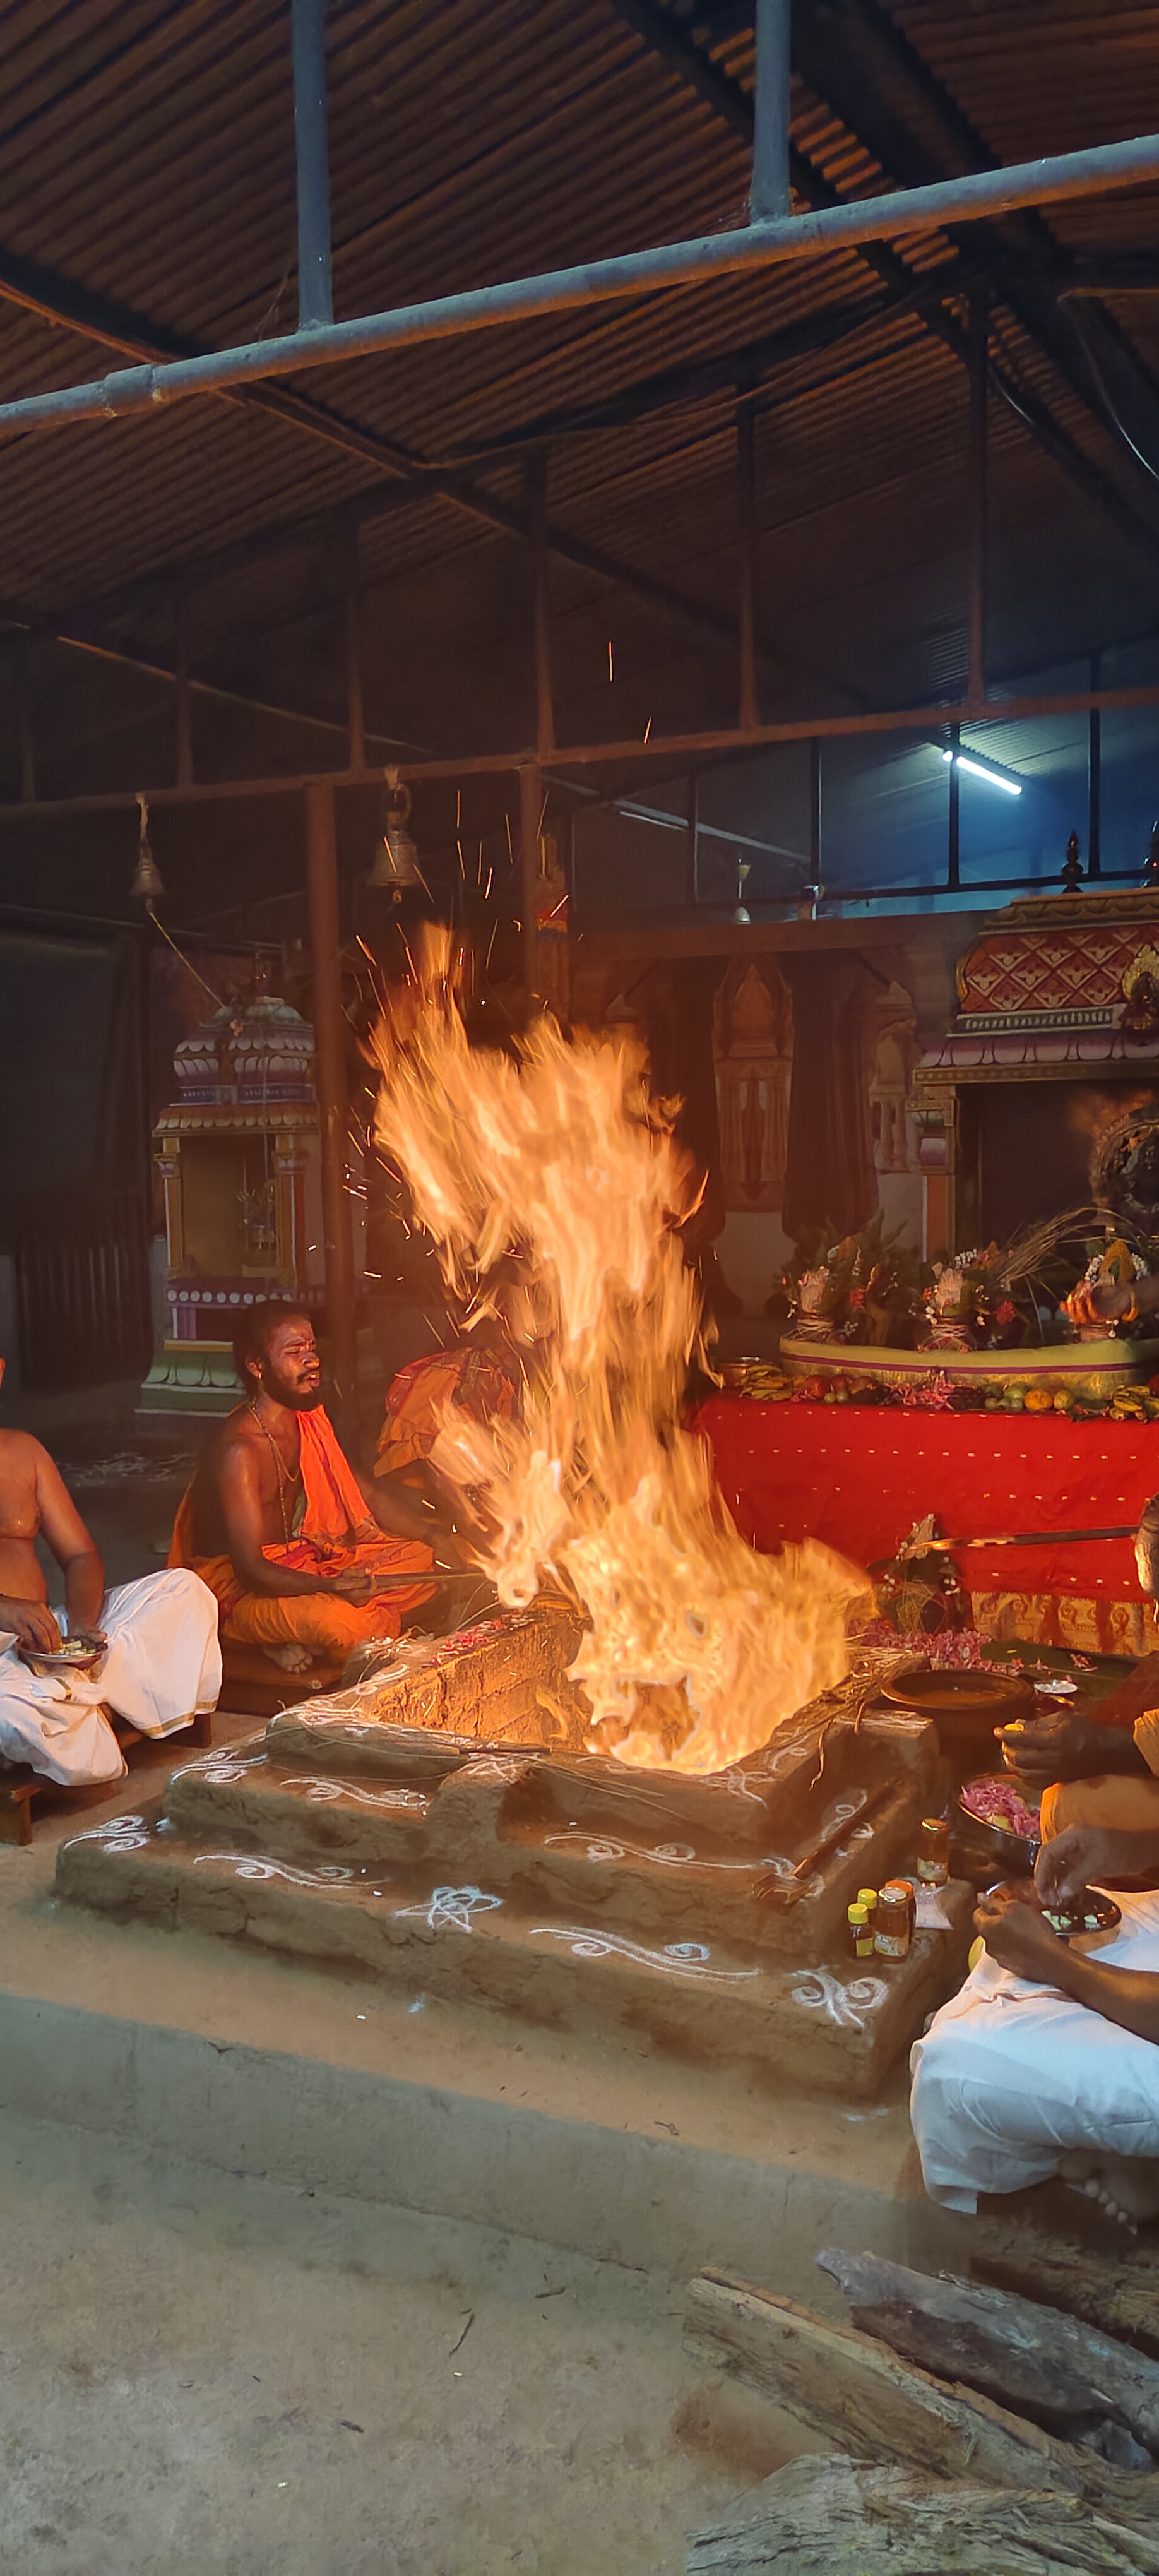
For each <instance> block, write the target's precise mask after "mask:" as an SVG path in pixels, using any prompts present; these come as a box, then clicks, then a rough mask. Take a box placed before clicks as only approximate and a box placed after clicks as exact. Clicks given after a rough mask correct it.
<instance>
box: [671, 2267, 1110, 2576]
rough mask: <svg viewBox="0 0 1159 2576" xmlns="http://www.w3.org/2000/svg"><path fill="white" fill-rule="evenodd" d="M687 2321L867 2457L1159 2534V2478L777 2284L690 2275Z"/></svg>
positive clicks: (733, 2363)
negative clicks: (1065, 2438)
mask: <svg viewBox="0 0 1159 2576" xmlns="http://www.w3.org/2000/svg"><path fill="white" fill-rule="evenodd" d="M685 2329H686V2339H687V2341H688V2344H689V2348H690V2349H691V2350H692V2351H694V2352H699V2353H700V2354H701V2355H702V2357H704V2358H705V2359H707V2360H709V2361H711V2362H712V2363H713V2364H714V2365H715V2366H716V2367H717V2368H718V2369H719V2368H720V2367H721V2366H723V2367H724V2368H725V2369H727V2370H731V2371H734V2372H735V2373H736V2375H737V2376H738V2377H739V2378H741V2379H744V2380H747V2381H748V2383H749V2385H750V2386H751V2387H754V2388H759V2389H761V2390H763V2392H764V2394H765V2395H766V2396H767V2397H772V2398H775V2400H776V2402H777V2404H778V2406H785V2407H787V2408H788V2410H789V2413H790V2414H792V2415H797V2416H799V2417H800V2418H801V2419H802V2421H803V2422H804V2423H806V2424H810V2425H812V2426H813V2428H814V2429H815V2431H817V2432H819V2433H821V2434H823V2435H824V2437H825V2439H826V2440H827V2441H835V2442H839V2443H841V2444H843V2445H844V2446H845V2448H846V2449H849V2448H853V2449H855V2450H856V2452H857V2454H858V2456H859V2457H860V2458H862V2459H867V2460H873V2461H886V2462H893V2463H895V2464H896V2465H897V2466H898V2467H900V2468H905V2469H911V2470H923V2471H925V2472H926V2473H927V2474H928V2475H929V2476H931V2477H943V2478H962V2477H971V2478H978V2479H981V2481H982V2483H983V2484H984V2485H987V2486H996V2487H1028V2488H1037V2487H1047V2488H1049V2489H1050V2490H1051V2491H1052V2492H1053V2493H1055V2494H1058V2495H1078V2496H1085V2497H1087V2498H1088V2500H1089V2501H1090V2502H1091V2503H1092V2504H1094V2505H1098V2506H1100V2507H1103V2508H1106V2509H1109V2510H1110V2511H1111V2512H1112V2513H1113V2515H1114V2517H1115V2519H1116V2520H1119V2521H1122V2522H1125V2523H1129V2524H1130V2525H1131V2526H1132V2528H1139V2529H1142V2530H1144V2531H1146V2532H1148V2534H1149V2535H1150V2536H1151V2537H1152V2538H1153V2539H1154V2540H1155V2541H1156V2542H1159V2477H1156V2476H1153V2475H1150V2474H1140V2473H1138V2472H1134V2471H1127V2470H1122V2469H1116V2468H1113V2467H1111V2466H1110V2465H1109V2464H1108V2463H1107V2462H1106V2461H1104V2460H1100V2459H1098V2458H1096V2456H1095V2454H1094V2453H1093V2452H1091V2451H1085V2450H1081V2449H1080V2448H1079V2447H1078V2445H1077V2444H1075V2443H1071V2442H1060V2441H1058V2440H1056V2439H1055V2437H1054V2436H1053V2435H1052V2434H1050V2433H1045V2432H1043V2430H1042V2428H1041V2426H1040V2425H1037V2424H1032V2423H1030V2422H1029V2421H1028V2420H1027V2419H1026V2417H1024V2416H1019V2415H1013V2414H1010V2413H1008V2412H1007V2410H1006V2409H1005V2407H1002V2406H999V2405H997V2404H996V2403H995V2401H994V2399H993V2398H991V2397H984V2396H982V2395H981V2394H980V2392H979V2391H978V2390H977V2389H973V2388H963V2387H959V2386H956V2385H952V2384H946V2383H945V2382H943V2381H942V2380H939V2379H935V2378H933V2377H932V2376H931V2375H930V2373H929V2372H927V2371H924V2370H919V2369H917V2368H916V2367H915V2366H914V2364H913V2363H912V2362H908V2361H903V2360H902V2359H901V2356H900V2355H899V2354H898V2353H895V2352H891V2351H890V2350H889V2348H888V2346H887V2345H885V2344H881V2343H875V2342H873V2341H872V2340H871V2339H870V2338H869V2337H867V2336H865V2335H859V2334H855V2333H853V2332H852V2331H851V2329H850V2328H849V2327H848V2326H835V2325H830V2324H828V2323H827V2322H826V2321H825V2320H823V2319H822V2318H821V2317H816V2316H813V2315H811V2314H810V2312H809V2310H808V2309H807V2308H799V2307H797V2306H795V2304H794V2303H793V2301H792V2300H791V2299H782V2298H778V2297H777V2296H776V2295H775V2294H774V2292H773V2291H771V2290H756V2289H753V2288H752V2287H751V2286H750V2285H749V2284H748V2283H747V2282H744V2281H734V2280H732V2279H730V2278H729V2276H728V2275H727V2274H723V2273H719V2272H702V2273H701V2274H699V2276H698V2277H697V2279H696V2280H694V2281H692V2282H690V2283H689V2288H688V2296H687V2302H686V2307H685Z"/></svg>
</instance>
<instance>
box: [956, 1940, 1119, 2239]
mask: <svg viewBox="0 0 1159 2576" xmlns="http://www.w3.org/2000/svg"><path fill="white" fill-rule="evenodd" d="M1116 1902H1117V1903H1118V1904H1119V1905H1121V1906H1122V1909H1123V1921H1122V1926H1121V1928H1120V1930H1119V1931H1118V1932H1117V1933H1116V1935H1115V1938H1114V1940H1113V1941H1107V1942H1101V1943H1100V1944H1099V1947H1098V1950H1097V1951H1096V1952H1095V1954H1094V1955H1095V1956H1096V1958H1098V1959H1099V1960H1100V1961H1104V1960H1105V1961H1106V1964H1107V1965H1108V1967H1122V1968H1136V1969H1144V1970H1148V1971H1150V1973H1151V1974H1153V1975H1154V1974H1159V1895H1146V1896H1128V1895H1126V1894H1123V1895H1120V1896H1117V1898H1116ZM910 2067H911V2070H912V2073H913V2079H914V2081H913V2092H912V2095H911V2098H910V2115H911V2118H912V2120H913V2127H914V2136H915V2137H916V2139H917V2142H918V2151H919V2154H920V2156H921V2160H922V2174H923V2176H924V2179H925V2186H926V2190H927V2191H928V2192H929V2194H930V2197H931V2199H933V2200H938V2201H940V2202H941V2204H942V2207H943V2208H944V2209H961V2210H965V2211H967V2212H968V2213H969V2214H970V2215H972V2214H973V2212H974V2211H975V2210H976V2208H977V2206H978V2194H979V2192H1002V2191H1021V2190H1023V2189H1024V2188H1025V2186H1026V2185H1027V2184H1028V2183H1034V2182H1047V2181H1049V2179H1050V2176H1051V2175H1052V2174H1055V2173H1057V2172H1058V2168H1059V2164H1060V2161H1061V2159H1062V2157H1063V2156H1064V2155H1067V2154H1069V2153H1070V2151H1071V2149H1072V2148H1083V2147H1085V2148H1099V2147H1101V2148H1103V2149H1104V2150H1109V2151H1110V2152H1111V2153H1113V2154H1115V2155H1120V2156H1159V2046H1156V2045H1155V2043H1154V2042H1153V2041H1151V2040H1147V2039H1133V2038H1132V2036H1131V2034H1130V2032H1129V2031H1125V2030H1121V2029H1120V2028H1119V2025H1118V2023H1117V2022H1110V2021H1104V2019H1103V2016H1102V2014H1101V2013H1095V2012H1090V2011H1088V2010H1086V2009H1085V2008H1084V2006H1083V2005H1082V2004H1076V2003H1072V2001H1071V2000H1070V1998H1069V1996H1067V1995H1062V1994H1059V1993H1058V1992H1057V1991H1056V1989H1055V1988H1054V1987H1051V1986H1037V1985H1030V1984H1028V1983H1027V1981H1026V1980H1025V1979H1024V1978H1022V1977H1014V1976H1011V1974H1010V1971H1009V1969H1007V1968H1000V1967H999V1966H998V1965H997V1962H996V1961H995V1960H993V1959H991V1958H990V1957H989V1955H988V1954H987V1953H984V1954H983V1956H982V1958H981V1959H980V1960H979V1962H978V1965H977V1967H976V1968H974V1969H973V1970H972V1971H971V1974H970V1975H969V1976H968V1977H967V1979H966V1983H965V1985H964V1986H963V1988H962V1990H961V1993H960V1994H957V1995H955V1996H954V1998H953V2001H952V2002H951V2003H948V2004H943V2006H942V2009H941V2011H940V2012H939V2013H937V2014H935V2017H934V2020H933V2022H932V2024H931V2027H930V2029H929V2031H928V2032H927V2034H926V2037H925V2038H924V2039H919V2040H918V2041H917V2042H916V2045H915V2047H914V2049H913V2052H912V2054H911V2057H910Z"/></svg>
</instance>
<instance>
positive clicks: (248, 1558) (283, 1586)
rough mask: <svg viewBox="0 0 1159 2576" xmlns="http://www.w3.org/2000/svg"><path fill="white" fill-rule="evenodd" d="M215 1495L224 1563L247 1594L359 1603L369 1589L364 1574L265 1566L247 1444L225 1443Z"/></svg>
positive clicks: (256, 1482)
mask: <svg viewBox="0 0 1159 2576" xmlns="http://www.w3.org/2000/svg"><path fill="white" fill-rule="evenodd" d="M218 1493H219V1496H220V1500H221V1513H222V1519H223V1520H224V1522H225V1535H226V1544H227V1546H228V1549H229V1558H230V1563H231V1565H232V1567H233V1570H234V1573H235V1574H236V1576H237V1579H238V1582H239V1583H241V1584H244V1586H245V1589H246V1591H247V1592H262V1593H266V1594H269V1595H271V1596H273V1597H275V1598H276V1597H277V1596H278V1595H280V1596H281V1597H282V1598H283V1599H285V1598H286V1596H287V1595H289V1594H294V1595H296V1594H298V1593H300V1592H329V1593H337V1594H338V1595H339V1596H340V1598H341V1599H342V1600H344V1601H352V1600H358V1601H364V1600H365V1599H366V1597H367V1593H368V1590H369V1586H368V1584H367V1581H366V1577H365V1576H364V1575H357V1574H336V1575H322V1574H299V1573H297V1572H295V1570H294V1568H293V1567H292V1566H289V1565H271V1563H270V1561H269V1558H268V1557H266V1556H263V1554H262V1517H263V1516H262V1491H261V1477H260V1473H259V1469H258V1462H257V1459H256V1457H255V1455H254V1451H253V1446H252V1443H251V1442H250V1441H248V1440H245V1439H240V1440H231V1441H230V1442H229V1445H228V1447H227V1448H226V1449H225V1450H224V1451H223V1452H222V1454H221V1457H220V1461H219V1465H218Z"/></svg>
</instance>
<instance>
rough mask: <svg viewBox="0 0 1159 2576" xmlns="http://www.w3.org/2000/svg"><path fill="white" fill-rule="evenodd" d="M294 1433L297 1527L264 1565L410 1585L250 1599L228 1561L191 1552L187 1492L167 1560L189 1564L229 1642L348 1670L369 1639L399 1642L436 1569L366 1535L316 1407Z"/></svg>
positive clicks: (424, 1556)
mask: <svg viewBox="0 0 1159 2576" xmlns="http://www.w3.org/2000/svg"><path fill="white" fill-rule="evenodd" d="M300 1428H301V1475H302V1491H303V1496H304V1503H305V1508H304V1510H303V1513H302V1520H301V1526H300V1528H299V1529H298V1530H297V1531H296V1533H295V1535H294V1537H293V1538H291V1539H287V1540H286V1541H285V1542H284V1543H283V1544H282V1545H280V1546H273V1547H263V1549H262V1555H263V1556H264V1557H265V1560H266V1563H267V1565H269V1566H272V1567H277V1566H279V1565H284V1566H286V1567H287V1568H288V1569H292V1571H293V1572H294V1573H295V1574H315V1575H318V1576H319V1577H320V1578H321V1579H322V1580H323V1581H331V1582H332V1581H333V1580H334V1577H335V1576H336V1575H341V1574H363V1575H367V1576H369V1578H370V1580H371V1582H374V1581H375V1579H376V1578H377V1577H379V1576H381V1575H390V1576H392V1577H397V1576H399V1575H406V1574H413V1575H414V1577H415V1580H414V1582H413V1583H400V1582H397V1581H392V1583H391V1586H390V1589H389V1591H386V1592H382V1593H380V1594H378V1595H377V1596H373V1595H372V1597H371V1598H370V1599H369V1600H368V1601H365V1602H357V1603H356V1602H353V1601H344V1600H342V1599H341V1597H340V1596H339V1595H337V1594H336V1593H333V1592H284V1593H276V1592H270V1593H266V1592H247V1591H246V1590H245V1589H244V1587H243V1586H242V1584H240V1583H239V1581H238V1578H237V1575H236V1573H235V1571H234V1566H233V1560H232V1558H230V1557H228V1556H198V1555H197V1554H195V1552H194V1550H193V1544H192V1540H193V1504H192V1494H193V1488H192V1486H190V1488H189V1491H188V1493H187V1494H186V1496H185V1499H184V1501H183V1502H182V1505H181V1508H180V1510H179V1512H178V1514H177V1519H176V1522H175V1525H174V1530H173V1543H172V1546H171V1548H170V1550H169V1563H170V1565H184V1566H188V1567H189V1568H190V1569H191V1570H192V1571H193V1572H194V1573H195V1574H199V1575H200V1577H201V1580H202V1582H203V1583H207V1584H208V1586H209V1589H210V1591H211V1592H212V1593H214V1594H215V1595H216V1598H217V1604H218V1614H217V1615H218V1629H219V1632H220V1634H221V1636H222V1638H223V1639H224V1640H226V1641H227V1642H229V1643H232V1644H235V1645H246V1646H267V1647H277V1646H289V1645H300V1646H305V1647H307V1648H308V1650H309V1652H310V1653H311V1654H314V1655H324V1656H325V1657H326V1659H327V1661H329V1662H334V1663H344V1662H345V1660H346V1657H347V1656H348V1655H349V1654H350V1653H351V1651H352V1649H353V1648H354V1647H355V1646H360V1645H363V1644H365V1642H366V1640H367V1639H368V1638H370V1637H397V1635H398V1633H399V1630H400V1628H401V1626H402V1623H403V1620H404V1619H405V1617H406V1616H407V1613H408V1611H411V1610H416V1609H418V1607H419V1605H420V1603H422V1602H424V1601H428V1600H429V1599H430V1596H431V1592H432V1589H433V1586H432V1585H431V1584H430V1583H424V1582H423V1579H422V1578H423V1575H424V1573H425V1572H426V1571H427V1570H428V1569H429V1567H430V1565H431V1563H432V1557H431V1551H430V1549H429V1547H426V1546H424V1545H423V1543H422V1541H421V1540H420V1539H404V1538H387V1537H385V1536H384V1535H383V1534H382V1533H381V1532H379V1531H378V1530H375V1531H374V1533H373V1535H372V1536H368V1535H366V1534H365V1533H366V1531H367V1512H366V1505H365V1503H364V1501H363V1498H362V1495H361V1493H360V1491H359V1488H358V1486H357V1484H356V1483H355V1481H354V1478H353V1476H352V1474H351V1472H350V1469H349V1467H348V1466H347V1463H346V1460H345V1458H344V1457H343V1455H342V1451H341V1449H340V1448H339V1445H338V1441H337V1439H336V1437H335V1434H334V1431H333V1429H332V1427H331V1425H330V1422H329V1421H328V1419H327V1416H326V1414H325V1413H324V1412H323V1410H322V1407H321V1406H320V1405H319V1406H318V1407H317V1409H316V1410H315V1411H314V1412H313V1413H304V1414H303V1415H302V1416H301V1423H300Z"/></svg>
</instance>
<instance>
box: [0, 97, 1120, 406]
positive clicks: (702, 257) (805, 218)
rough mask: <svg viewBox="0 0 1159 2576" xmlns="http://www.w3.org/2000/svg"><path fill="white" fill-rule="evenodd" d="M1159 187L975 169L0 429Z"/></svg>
mask: <svg viewBox="0 0 1159 2576" xmlns="http://www.w3.org/2000/svg"><path fill="white" fill-rule="evenodd" d="M1156 179H1159V135H1156V134H1145V135H1140V136H1139V137H1137V138H1136V139H1135V140H1134V141H1131V142H1128V143H1103V144H1097V145H1095V146H1093V147H1092V148H1091V149H1090V150H1089V151H1085V152H1061V153H1058V154H1056V155H1055V156H1054V157H1053V158H1052V159H1049V160H1042V161H1022V162H1016V163H1014V164H1013V165H1012V166H1011V167H1010V168H1008V169H1002V170H980V171H971V172H969V173H968V174H967V175H966V176H965V177H963V178H957V179H943V180H939V181H938V182H937V183H936V184H935V185H934V186H933V187H929V188H903V189H900V190H895V191H893V192H892V193H891V194H890V195H888V196H884V197H868V198H867V197H859V198H857V199H855V200H854V201H853V202H852V203H850V204H843V205H837V206H830V207H826V208H824V209H823V210H822V211H820V212H810V213H806V214H800V215H790V216H787V217H785V218H784V219H783V220H781V221H780V222H775V223H761V224H749V225H746V226H743V227H741V228H740V229H738V230H737V231H735V232H724V233H713V234H710V235H709V236H707V238H704V239H701V240H699V241H681V242H668V243H663V244H660V245H659V246H657V247H655V248H653V249H650V250H637V251H628V252H626V253H624V254H623V255H621V256H620V257H618V258H614V259H600V260H590V261H588V262H586V263H584V264H582V265H581V266H579V267H576V268H563V269H555V270H552V271H549V272H548V273H547V274H546V275H543V276H536V277H519V278H512V279H509V280H507V281H505V282H504V283H503V284H501V285H497V286H479V287H473V288H471V289H469V290H468V291H467V292H466V293H464V294H460V295H444V296H439V297H435V298H433V299H432V300H430V301H429V302H427V303H424V304H408V305H402V306H400V307H399V308H398V310H397V311H395V312H393V313H370V314H366V315H363V316H362V317H361V318H359V319H358V320H355V321H351V322H334V323H331V324H330V325H328V326H327V327H324V328H322V329H320V330H314V331H295V332H290V333H286V334H283V335H282V336H281V337H280V338H277V339H271V340H251V341H247V342H243V343H242V344H241V346H240V347H238V348H235V349H221V350H213V351H211V352H209V353H207V354H206V355H205V356H204V357H197V358H177V359H174V360H172V361H171V362H170V363H168V364H166V365H163V366H147V367H128V368H124V369H122V370H120V371H119V372H118V373H116V374H115V375H110V376H105V377H103V378H102V379H100V381H98V382H97V383H95V384H87V385H71V386H67V387H65V388H64V389H63V390H61V391H60V392H56V393H47V394H33V395H31V396H30V397H28V398H27V399H26V400H25V401H23V402H14V403H3V404H0V430H2V429H9V428H11V429H20V430H27V429H36V428H43V427H49V426H52V425H53V424H55V423H58V422H61V421H68V420H102V419H117V418H119V417H120V416H121V415H122V414H124V413H132V412H140V411H146V412H147V411H151V410H153V409H155V408H156V407H157V406H158V405H160V404H163V403H167V402H177V401H180V400H182V399H183V398H184V397H186V396H188V395H191V394H206V393H216V392H219V391H220V389H221V387H222V386H223V385H238V384H253V383H258V382H260V381H261V380H262V379H263V378H264V377H268V376H285V375H293V374H295V373H296V372H298V371H299V370H300V369H302V368H310V367H319V366H329V365H335V364H338V363H340V362H342V361H344V360H346V359H349V358H358V357H365V356H370V355H373V354H375V353H376V352H379V351H383V350H387V349H406V348H416V347H418V346H419V345H420V344H421V343H423V342H425V341H429V340H449V339H457V338H459V337H460V336H462V335H463V334H465V333H467V332H469V331H487V330H493V329H494V328H495V327H496V326H497V325H498V324H500V323H504V322H520V321H528V320H531V319H533V318H534V317H535V316H537V315H542V314H546V313H567V312H572V311H574V310H576V309H577V308H578V307H581V306H584V305H589V304H599V303H607V302H610V301H612V300H614V299H615V298H617V297H620V296H635V295H639V294H641V293H649V292H653V291H658V290H659V289H661V288H664V287H670V286H689V285H694V284H696V283H697V281H698V280H700V279H705V278H711V277H728V276H735V275H736V274H738V272H740V271H742V270H747V269H759V268H771V267H774V266H775V265H777V264H778V263H779V262H782V261H788V260H795V259H815V258H822V257H824V256H825V255H826V254H827V253H828V252H832V251H842V250H849V249H853V248H856V247H857V246H858V245H859V244H860V243H863V242H882V241H893V240H896V239H898V238H901V237H904V236H906V235H910V234H917V233H930V232H940V231H942V229H943V228H944V226H945V225H946V224H948V223H954V224H965V223H971V222H974V221H976V220H977V219H978V218H980V217H983V216H986V215H1000V214H1005V213H1009V212H1010V211H1011V210H1012V209H1013V208H1014V207H1017V206H1035V205H1061V204H1064V203H1066V202H1068V201H1069V200H1071V199H1074V198H1078V197H1089V196H1096V195H1100V194H1102V193H1103V192H1105V191H1106V190H1107V189H1110V188H1125V187H1134V186H1137V185H1141V184H1143V183H1145V182H1146V181H1148V180H1156Z"/></svg>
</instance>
